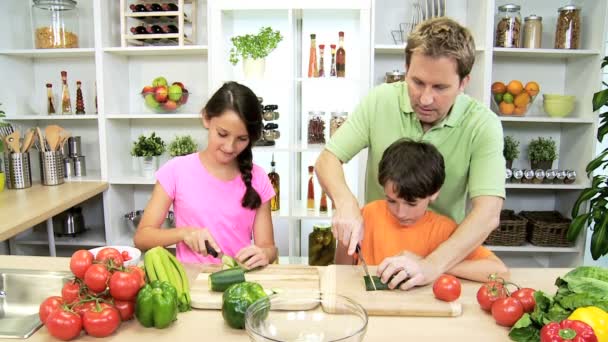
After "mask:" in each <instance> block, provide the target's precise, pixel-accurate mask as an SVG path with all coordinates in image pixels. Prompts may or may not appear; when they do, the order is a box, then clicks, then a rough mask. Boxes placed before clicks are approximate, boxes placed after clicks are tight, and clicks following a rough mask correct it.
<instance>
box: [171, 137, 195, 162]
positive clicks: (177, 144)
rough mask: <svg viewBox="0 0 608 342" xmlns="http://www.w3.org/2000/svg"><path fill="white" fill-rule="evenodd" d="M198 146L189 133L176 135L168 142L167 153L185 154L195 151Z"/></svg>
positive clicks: (175, 155)
mask: <svg viewBox="0 0 608 342" xmlns="http://www.w3.org/2000/svg"><path fill="white" fill-rule="evenodd" d="M197 149H198V146H196V143H195V142H194V139H192V137H191V136H189V135H183V136H176V137H175V139H174V140H173V141H172V142H171V143H169V155H170V156H171V157H177V156H185V155H187V154H191V153H194V152H196V150H197Z"/></svg>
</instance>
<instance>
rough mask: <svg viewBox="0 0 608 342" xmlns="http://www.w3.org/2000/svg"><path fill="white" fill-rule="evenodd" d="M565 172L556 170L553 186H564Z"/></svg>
mask: <svg viewBox="0 0 608 342" xmlns="http://www.w3.org/2000/svg"><path fill="white" fill-rule="evenodd" d="M566 175H567V174H566V170H557V172H556V173H555V178H554V179H553V184H564V179H566Z"/></svg>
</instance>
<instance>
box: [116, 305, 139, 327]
mask: <svg viewBox="0 0 608 342" xmlns="http://www.w3.org/2000/svg"><path fill="white" fill-rule="evenodd" d="M114 307H115V308H116V310H118V313H120V319H121V320H122V321H123V322H124V321H128V320H130V319H133V313H134V312H135V302H134V301H132V300H114Z"/></svg>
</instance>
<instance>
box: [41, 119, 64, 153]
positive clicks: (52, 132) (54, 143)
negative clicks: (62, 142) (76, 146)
mask: <svg viewBox="0 0 608 342" xmlns="http://www.w3.org/2000/svg"><path fill="white" fill-rule="evenodd" d="M61 130H62V128H61V127H59V126H57V125H49V126H46V128H45V129H44V134H45V135H46V141H47V142H48V143H49V148H50V149H51V151H52V152H54V151H57V147H58V146H59V132H61Z"/></svg>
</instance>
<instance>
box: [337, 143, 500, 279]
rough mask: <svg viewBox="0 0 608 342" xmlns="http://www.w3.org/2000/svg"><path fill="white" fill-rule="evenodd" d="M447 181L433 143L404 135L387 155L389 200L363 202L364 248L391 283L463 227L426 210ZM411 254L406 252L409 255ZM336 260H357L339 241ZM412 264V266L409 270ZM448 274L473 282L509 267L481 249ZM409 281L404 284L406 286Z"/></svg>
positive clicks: (382, 170) (383, 170)
mask: <svg viewBox="0 0 608 342" xmlns="http://www.w3.org/2000/svg"><path fill="white" fill-rule="evenodd" d="M444 180H445V166H444V161H443V157H442V156H441V154H440V153H439V151H438V150H437V148H435V147H434V146H433V145H431V144H429V143H425V142H414V141H412V140H409V139H400V140H397V141H396V142H394V143H393V144H391V145H390V146H389V147H388V148H387V149H386V150H385V151H384V154H383V155H382V159H381V161H380V164H379V172H378V181H379V182H380V185H381V186H382V187H383V188H384V194H385V199H384V200H377V201H374V202H371V203H369V204H367V205H366V206H364V207H363V209H362V216H363V224H364V226H365V230H364V232H365V234H364V235H363V240H362V241H361V253H362V254H363V257H364V258H365V260H366V261H367V263H368V264H369V265H379V266H378V272H377V273H378V276H380V277H381V279H382V282H384V283H386V282H387V281H388V280H389V279H390V278H391V277H392V276H393V278H392V279H391V281H390V283H389V288H391V289H393V288H395V287H396V285H397V284H400V283H402V281H404V280H406V279H407V278H409V274H416V273H417V270H415V269H412V268H413V267H417V263H412V262H411V259H412V258H413V259H422V258H424V257H426V256H427V255H428V254H430V253H431V252H433V251H434V250H435V249H436V248H437V247H439V245H440V244H441V243H443V242H444V241H446V240H447V239H448V238H449V237H450V235H451V234H452V233H453V232H454V230H455V229H456V227H457V226H458V225H457V224H456V222H454V221H452V220H451V219H450V218H448V217H447V216H443V215H439V214H437V213H434V212H432V211H429V210H427V208H428V206H429V204H430V203H431V202H432V201H434V200H435V199H436V198H437V196H438V195H439V189H440V188H441V186H442V185H443V182H444ZM406 255H407V257H406ZM336 263H338V264H353V263H354V259H353V257H352V256H349V255H347V253H346V247H344V246H343V245H342V244H338V250H337V252H336ZM408 268H409V271H408ZM447 273H449V274H452V275H454V276H457V277H460V278H465V279H470V280H474V281H480V282H483V281H486V280H487V279H488V275H490V274H492V273H498V275H499V276H502V277H508V273H509V271H508V269H507V267H506V266H505V264H504V263H503V262H502V261H501V260H500V259H499V258H498V257H496V255H494V253H492V252H491V251H490V250H488V249H486V248H484V247H481V246H480V247H478V248H476V249H475V250H474V251H473V252H472V253H471V254H469V255H468V256H467V258H466V259H465V260H463V261H462V262H461V263H459V264H457V265H456V266H454V267H453V268H451V269H450V270H449V271H448V272H447ZM404 284H405V282H404V283H403V284H402V285H401V286H402V287H403V288H407V287H404Z"/></svg>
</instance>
